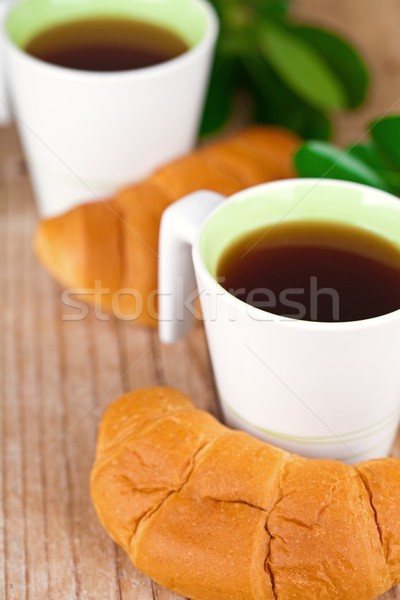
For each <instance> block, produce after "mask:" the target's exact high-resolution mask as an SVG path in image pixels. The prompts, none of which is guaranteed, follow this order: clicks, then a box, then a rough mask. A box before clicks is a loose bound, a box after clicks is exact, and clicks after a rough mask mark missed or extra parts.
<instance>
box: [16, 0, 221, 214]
mask: <svg viewBox="0 0 400 600" xmlns="http://www.w3.org/2000/svg"><path fill="white" fill-rule="evenodd" d="M86 4H87V5H88V9H87V11H86V13H85V12H84V8H85V5H86ZM117 4H118V10H119V13H117V14H119V15H120V16H121V15H125V14H126V15H130V16H133V17H135V16H136V14H138V15H139V17H138V18H140V16H141V15H142V14H143V15H144V17H143V18H144V19H145V20H151V21H153V22H157V19H158V22H160V21H162V22H164V21H168V20H169V21H171V23H170V24H171V27H172V28H175V30H177V31H179V33H180V34H181V35H182V37H184V39H187V40H188V41H189V43H190V44H191V46H193V47H191V49H190V50H189V51H188V52H186V53H185V54H183V55H181V56H180V57H178V58H176V59H173V60H171V61H168V62H167V63H164V64H161V65H156V66H154V67H149V68H144V69H138V70H133V71H125V72H115V73H92V72H84V71H78V70H72V69H66V68H61V67H57V66H54V65H50V64H47V63H45V62H43V61H40V60H37V59H35V58H32V57H31V56H29V55H27V54H26V53H25V52H24V51H23V50H22V49H21V47H22V48H23V45H24V43H25V42H26V41H27V40H29V39H30V37H32V34H33V31H34V30H35V29H36V30H37V31H40V30H41V29H44V28H45V27H47V24H48V22H50V21H51V19H52V18H53V15H54V23H57V22H63V21H65V20H71V19H72V18H73V17H74V15H75V12H76V18H78V17H79V15H81V16H88V15H89V16H90V15H91V14H92V12H93V11H94V14H97V13H99V14H101V15H106V14H111V15H113V11H114V8H115V6H116V5H117ZM113 6H114V8H113ZM36 7H38V10H39V8H40V10H42V12H43V18H42V17H41V13H40V12H38V11H37V10H36ZM93 7H94V8H93ZM136 7H137V10H136ZM169 7H171V9H170V8H169ZM188 9H190V10H192V9H193V10H195V11H197V13H198V16H197V18H196V17H193V16H191V17H190V18H188V17H186V16H185V14H186V12H187V11H188ZM17 11H19V12H17ZM161 14H163V15H164V17H163V18H161V16H160V15H161ZM149 15H150V17H149ZM165 15H166V17H165ZM172 17H174V18H172ZM41 19H42V21H43V25H42V26H41V22H40V21H41ZM163 19H164V21H163ZM193 21H196V22H197V25H198V31H196V27H195V26H194V23H193ZM201 27H203V29H204V32H203V31H202V30H201ZM5 28H6V40H5V46H6V58H7V64H8V79H9V87H10V91H11V95H12V99H13V104H14V110H15V118H16V121H17V124H18V128H19V132H20V136H21V139H22V142H23V147H24V150H25V154H26V156H27V160H28V164H29V168H30V173H31V176H32V181H33V186H34V190H35V194H36V198H37V201H38V205H39V210H40V213H41V215H42V216H47V217H48V216H52V215H55V214H58V213H60V212H63V211H65V210H66V209H68V208H71V207H72V206H74V205H76V204H79V203H81V202H82V201H91V200H97V199H98V198H99V197H100V198H104V197H107V196H108V195H110V194H112V193H113V192H114V191H115V190H116V189H118V188H119V187H121V186H124V185H126V184H129V183H131V182H133V181H135V180H138V179H140V178H142V177H144V176H146V175H148V174H149V173H150V172H151V171H152V170H153V169H154V168H156V167H157V166H159V165H161V164H163V163H166V162H168V161H170V160H172V159H174V158H176V157H177V156H179V155H181V154H183V153H185V152H187V151H189V150H190V149H191V148H192V147H193V145H194V143H195V140H196V136H197V132H198V126H199V119H200V116H201V111H202V107H203V101H204V96H205V91H206V86H207V82H208V76H209V71H210V65H211V60H212V55H213V49H214V45H215V40H216V36H217V32H218V22H217V18H216V15H215V13H214V11H213V9H212V8H211V6H210V5H209V4H208V3H207V2H206V0H185V1H184V2H183V0H118V1H116V0H114V3H113V2H111V0H98V1H97V2H94V0H82V1H81V2H79V3H75V2H68V0H58V1H56V0H22V2H20V3H18V4H17V6H16V7H14V8H13V9H12V10H11V12H10V14H9V15H8V17H7V19H6V25H5ZM24 29H27V32H25V31H24ZM30 30H31V31H30ZM196 36H197V38H199V39H197V40H195V38H196ZM193 40H195V41H193Z"/></svg>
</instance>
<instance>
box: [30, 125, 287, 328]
mask: <svg viewBox="0 0 400 600" xmlns="http://www.w3.org/2000/svg"><path fill="white" fill-rule="evenodd" d="M297 145H298V138H297V137H296V136H295V135H294V134H293V133H291V132H289V131H286V130H283V129H279V128H275V127H261V126H260V127H252V128H250V129H246V130H244V131H242V132H241V133H239V134H236V135H234V136H233V137H231V138H229V139H228V140H224V141H220V142H218V143H215V144H213V145H210V146H208V147H206V148H203V149H201V150H197V151H196V152H193V153H192V154H189V155H187V156H184V157H182V158H180V159H179V160H176V161H175V162H173V163H171V164H169V165H166V166H164V167H162V168H161V169H159V170H158V171H156V172H155V173H154V174H153V175H152V176H151V177H149V178H148V179H146V180H145V181H143V182H141V183H139V184H136V185H134V186H132V187H130V188H127V189H124V190H122V191H121V192H119V193H118V194H117V195H116V196H115V198H113V199H112V200H107V201H104V202H94V203H90V204H85V205H82V206H79V207H78V208H75V209H73V210H71V211H69V212H67V213H65V214H64V215H61V216H59V217H55V218H52V219H47V220H43V221H41V222H40V223H39V226H38V229H37V233H36V237H35V250H36V254H37V256H38V258H39V260H40V261H41V262H42V263H43V265H44V266H45V267H46V268H47V269H48V270H49V271H50V273H51V274H52V275H53V276H54V277H55V279H57V280H58V281H59V282H60V283H61V284H62V285H63V286H64V287H66V288H75V289H76V290H79V289H81V290H83V292H82V294H83V295H82V299H84V300H86V301H87V302H92V303H93V302H94V301H95V300H96V298H97V303H98V305H99V307H100V308H102V309H103V310H105V311H112V312H114V313H115V314H117V316H122V317H129V318H130V319H131V320H133V321H135V322H139V323H144V324H147V325H156V324H157V294H156V290H157V258H158V257H157V254H158V234H159V226H160V221H161V215H162V213H163V211H164V210H165V208H166V207H167V206H169V205H170V204H171V203H172V202H175V201H176V200H178V199H179V198H181V197H183V196H185V195H187V194H190V193H191V192H194V191H196V190H199V189H209V190H213V191H215V192H219V193H221V194H223V195H226V196H229V195H231V194H233V193H235V192H238V191H240V190H242V189H244V188H246V187H249V186H252V185H256V184H258V183H263V182H265V181H271V180H274V179H284V178H287V177H291V176H293V175H294V173H293V170H292V155H293V152H294V150H295V148H296V147H297ZM96 282H97V283H96ZM95 289H97V293H96V294H97V295H96V296H95V294H94V290H95ZM100 289H101V293H100Z"/></svg>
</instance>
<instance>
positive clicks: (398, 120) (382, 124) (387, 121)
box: [369, 115, 400, 169]
mask: <svg viewBox="0 0 400 600" xmlns="http://www.w3.org/2000/svg"><path fill="white" fill-rule="evenodd" d="M369 132H370V135H371V138H372V141H373V143H374V145H375V146H376V148H377V149H378V151H379V152H381V153H382V155H383V156H384V157H385V159H386V160H388V161H390V163H391V164H392V165H393V166H394V167H395V168H397V169H400V116H398V115H392V116H390V117H385V118H383V119H378V120H376V121H374V122H373V123H371V125H370V127H369Z"/></svg>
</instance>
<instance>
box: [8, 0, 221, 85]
mask: <svg viewBox="0 0 400 600" xmlns="http://www.w3.org/2000/svg"><path fill="white" fill-rule="evenodd" d="M190 2H192V3H194V4H197V5H198V6H200V7H201V8H202V9H203V10H204V14H205V15H206V18H207V20H208V26H207V30H206V32H205V34H204V36H203V38H202V39H201V40H200V42H198V43H197V44H195V45H194V46H193V47H192V48H189V49H188V50H187V51H186V52H184V53H183V54H180V55H179V56H176V57H175V58H171V59H170V60H167V61H165V62H163V63H160V64H156V65H152V66H150V67H142V68H140V69H128V70H124V71H84V70H80V69H71V68H69V67H62V66H59V65H54V64H52V63H48V62H46V61H44V60H41V59H39V58H36V57H35V56H31V55H30V54H28V53H27V52H25V51H24V50H23V49H22V48H20V47H19V46H17V44H15V43H14V41H13V40H12V39H11V37H10V35H9V32H8V27H7V25H8V19H9V18H10V16H11V14H12V13H13V11H14V10H15V9H16V8H17V6H18V4H19V2H18V3H17V4H16V5H14V6H11V7H10V8H9V10H8V11H7V14H6V16H5V18H4V19H3V23H2V28H3V33H4V35H3V38H4V42H5V46H6V49H7V50H8V51H9V52H12V53H14V54H16V55H17V56H18V57H19V58H20V59H21V60H24V61H26V62H27V63H28V64H30V65H31V66H32V67H34V68H36V69H39V70H41V71H43V72H44V73H46V72H47V73H48V74H49V75H52V76H53V77H54V76H58V77H60V78H74V79H79V80H84V79H89V80H92V81H96V82H98V83H103V82H104V81H106V80H107V79H110V80H112V81H113V82H114V81H116V80H117V81H119V80H121V81H127V80H128V81H130V80H135V81H136V80H137V81H139V80H142V79H151V78H153V77H159V76H160V75H164V74H168V72H170V71H174V70H176V69H178V68H180V67H184V66H185V65H186V63H190V62H191V61H193V60H195V59H196V58H197V56H198V55H202V54H203V53H205V52H207V51H208V50H209V49H210V48H212V47H213V45H214V44H215V42H216V39H217V37H218V33H219V19H218V15H217V12H216V10H215V8H214V7H213V6H212V5H211V4H210V3H209V2H208V1H207V0H190Z"/></svg>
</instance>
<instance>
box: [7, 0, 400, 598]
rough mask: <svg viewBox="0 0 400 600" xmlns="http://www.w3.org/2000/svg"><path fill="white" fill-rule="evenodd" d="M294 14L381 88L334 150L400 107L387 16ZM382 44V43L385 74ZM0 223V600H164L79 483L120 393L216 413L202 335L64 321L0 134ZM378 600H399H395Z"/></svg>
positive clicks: (341, 1) (340, 5) (14, 161)
mask: <svg viewBox="0 0 400 600" xmlns="http://www.w3.org/2000/svg"><path fill="white" fill-rule="evenodd" d="M294 4H295V7H294V8H295V11H296V12H297V14H298V15H300V16H301V15H307V16H308V17H309V16H311V17H313V20H316V14H317V11H318V12H319V17H318V18H319V20H320V22H323V23H327V24H333V25H335V26H336V27H337V28H338V29H339V30H342V31H343V32H345V33H346V32H348V33H351V34H352V37H353V38H355V39H359V42H360V44H361V45H363V46H364V47H365V51H366V53H367V55H368V56H370V58H371V60H372V63H373V65H374V69H375V71H376V72H377V73H378V77H379V78H380V80H384V81H385V82H386V83H385V86H386V87H385V90H386V96H385V97H384V98H383V97H382V95H381V94H380V91H381V89H380V88H379V89H378V91H377V92H375V93H374V95H373V97H372V100H371V102H370V104H369V105H367V107H366V108H365V109H364V110H363V111H361V113H358V115H357V117H356V118H354V120H353V121H349V119H350V117H349V116H345V117H339V119H338V123H339V137H340V139H341V140H344V139H346V137H347V136H348V135H349V129H351V136H352V138H354V135H355V134H356V133H357V132H360V129H361V127H360V125H361V124H364V122H365V121H366V120H368V118H369V116H371V115H375V114H377V113H378V112H383V110H385V109H386V108H388V107H389V105H390V106H391V105H392V104H393V102H394V101H395V98H400V42H398V38H397V24H398V23H399V22H400V6H399V4H398V2H397V0H385V9H386V10H385V13H383V12H382V2H381V0H363V2H360V0H334V1H333V0H332V1H331V0H322V1H321V0H304V1H303V0H302V1H300V0H297V2H295V3H294ZM368 11H369V13H368ZM390 11H391V14H389V15H388V14H387V13H390ZM350 13H351V15H350ZM350 17H351V21H349V19H350ZM367 18H368V23H369V26H370V27H373V28H374V31H375V28H378V31H380V32H381V33H382V32H383V33H384V31H385V26H386V27H387V28H390V31H391V32H392V33H391V35H392V38H390V37H387V36H386V37H383V38H379V37H376V36H367V35H366V29H367ZM350 30H351V31H350ZM357 36H358V38H357ZM381 39H383V40H385V39H386V40H388V39H392V41H393V44H392V45H391V46H390V53H391V58H390V61H389V59H388V58H387V52H386V54H385V51H384V49H382V47H381V46H379V44H378V40H380V41H379V43H380V44H382V43H383V42H381ZM396 44H397V45H396ZM395 46H396V47H395ZM394 73H395V74H396V76H397V78H394V79H393V80H392V79H391V81H390V85H389V83H387V81H386V78H387V77H388V74H390V75H391V77H393V74H394ZM374 89H375V88H374ZM399 112H400V111H399ZM360 119H361V120H360ZM361 121H362V123H361ZM349 122H350V123H351V127H349ZM0 213H1V214H0V228H1V234H0V258H1V268H0V278H1V285H0V304H1V308H0V321H1V325H0V331H1V336H2V343H1V345H0V372H1V375H0V381H1V385H2V386H3V387H2V391H1V396H0V411H1V417H0V427H1V434H0V456H1V469H0V499H1V502H0V599H1V600H3V599H4V600H151V599H153V600H155V599H157V600H173V599H176V598H177V596H175V595H174V594H171V593H169V592H167V591H166V590H164V589H162V588H161V587H159V586H157V585H156V584H154V583H152V582H151V581H150V580H149V579H147V578H146V577H144V576H142V575H141V574H140V573H138V572H137V571H136V570H135V569H134V567H133V566H132V565H131V564H130V562H129V560H128V559H127V557H126V555H125V554H124V553H123V552H122V551H121V550H120V549H119V548H118V547H117V546H115V545H114V544H113V543H112V542H111V541H110V539H109V538H108V536H107V535H106V534H105V533H104V531H103V530H102V528H101V527H100V525H99V523H98V521H97V519H96V517H95V514H94V511H93V508H92V505H91V502H90V497H89V471H90V468H91V465H92V461H93V451H94V444H95V438H96V429H97V424H98V421H99V418H100V415H101V413H102V411H103V410H104V408H105V407H106V406H107V405H108V404H109V402H110V401H112V400H113V399H114V398H116V397H117V396H118V395H120V394H121V393H123V392H125V391H127V390H130V389H134V388H140V387H143V386H149V385H155V384H167V385H171V386H175V387H177V388H179V389H181V390H182V391H184V392H187V393H188V394H189V395H190V396H191V397H192V398H193V400H194V401H195V403H196V404H197V405H198V406H200V407H202V408H205V409H207V410H210V411H211V412H214V413H216V412H217V408H216V402H215V388H214V382H213V378H212V374H211V369H210V363H209V357H208V352H207V349H206V343H205V338H204V333H203V330H202V329H201V328H200V327H199V328H197V329H196V331H194V332H193V333H192V334H191V335H190V336H189V337H188V338H187V339H186V340H185V341H183V342H180V343H178V344H175V345H174V346H172V347H170V348H168V349H165V348H164V347H163V346H162V345H161V344H160V342H159V340H158V338H157V335H156V333H155V332H153V331H149V330H147V329H144V328H139V327H133V326H131V325H129V324H127V323H124V322H122V321H117V320H115V319H108V318H107V319H104V320H103V319H99V318H96V317H95V315H94V314H93V312H92V311H89V313H88V315H87V317H86V318H85V319H84V320H81V321H74V320H70V319H71V316H73V314H74V312H73V311H72V312H71V309H68V308H67V307H66V306H64V305H63V303H62V290H61V289H60V288H59V287H58V286H57V285H56V284H55V283H53V281H52V280H51V278H50V277H49V276H48V275H47V273H45V272H44V270H43V269H42V268H41V267H40V266H39V265H38V264H37V262H36V260H35V257H34V255H33V253H32V250H31V241H32V235H33V232H34V228H35V223H36V220H37V215H36V210H35V207H34V202H33V198H32V193H31V189H30V185H29V181H28V178H27V174H26V170H25V164H24V161H23V158H22V153H21V150H20V148H19V146H18V142H17V137H16V134H15V131H14V129H13V128H7V129H3V130H0ZM69 311H70V312H69ZM394 454H395V455H397V456H400V439H398V440H397V442H396V445H395V449H394ZM384 598H385V599H386V600H389V599H390V598H391V599H396V598H397V599H400V590H399V591H398V592H397V593H396V592H395V591H394V590H392V591H391V592H388V593H387V594H386V595H385V596H384ZM215 600H218V599H217V598H216V599H215ZM354 600H357V599H356V598H355V599H354Z"/></svg>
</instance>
